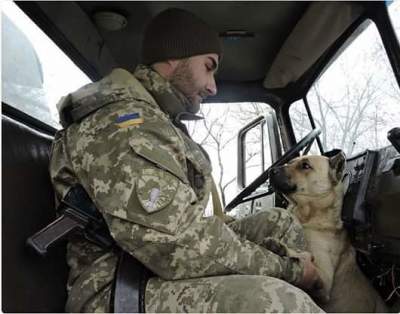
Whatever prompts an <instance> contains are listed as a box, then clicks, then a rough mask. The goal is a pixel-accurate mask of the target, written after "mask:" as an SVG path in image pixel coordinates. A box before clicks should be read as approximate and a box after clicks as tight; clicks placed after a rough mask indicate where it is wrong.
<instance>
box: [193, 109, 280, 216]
mask: <svg viewBox="0 0 400 314" xmlns="http://www.w3.org/2000/svg"><path fill="white" fill-rule="evenodd" d="M271 110H272V108H271V107H270V106H269V105H267V104H265V103H205V104H202V105H201V111H200V112H199V115H202V116H204V118H205V119H204V120H197V121H190V122H188V123H187V127H188V131H189V134H190V135H191V136H192V138H193V139H194V140H195V141H196V142H197V143H199V144H201V145H202V146H203V148H204V149H205V150H206V151H207V153H208V154H209V156H210V160H211V164H212V167H213V177H214V180H215V183H216V185H217V189H218V192H219V193H220V197H221V201H222V203H223V205H227V204H228V203H229V202H230V201H231V200H232V199H233V198H234V197H235V196H236V195H237V193H238V192H239V189H238V187H237V184H236V179H237V136H238V132H239V130H240V129H241V128H242V127H243V126H245V125H246V124H248V123H249V122H250V121H252V120H254V119H255V118H256V117H258V116H260V115H263V114H265V113H267V112H269V111H271ZM264 132H265V134H267V133H268V130H267V126H265V128H264ZM260 134H261V133H260V129H257V131H254V133H253V134H251V133H250V134H248V136H247V138H246V143H247V145H248V149H247V153H248V157H251V158H248V160H247V163H246V167H247V168H248V169H249V170H250V171H254V173H250V174H249V175H248V177H247V180H246V182H247V184H248V183H251V181H252V180H253V179H254V178H255V177H257V176H258V175H259V174H260V173H261V172H262V161H264V167H268V166H270V164H271V159H270V155H271V152H270V148H269V144H267V142H268V141H269V139H268V136H267V135H264V137H265V140H264V144H265V146H264V147H265V148H264V154H265V155H266V157H265V158H264V159H262V158H261V156H260V153H261V150H262V149H261V141H260ZM257 139H258V140H257ZM268 143H269V142H268ZM266 146H268V147H266ZM209 205H210V206H209V208H208V210H207V214H211V202H209Z"/></svg>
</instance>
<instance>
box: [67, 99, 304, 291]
mask: <svg viewBox="0 0 400 314" xmlns="http://www.w3.org/2000/svg"><path fill="white" fill-rule="evenodd" d="M102 110H103V109H101V110H99V112H98V113H96V114H95V115H92V116H89V117H88V118H85V120H83V121H82V123H80V124H78V125H72V126H71V127H69V128H68V129H67V134H66V136H65V137H64V144H63V145H65V147H66V148H65V151H68V154H69V158H70V161H71V164H72V167H73V170H74V172H75V173H76V175H77V176H78V178H79V180H80V182H81V183H82V184H83V186H84V187H85V188H86V189H87V191H88V193H89V194H90V195H91V197H92V199H93V200H94V202H95V203H96V205H97V207H98V208H99V209H100V210H101V211H102V213H103V215H104V217H105V219H106V221H107V223H108V226H109V229H110V232H111V234H112V236H113V237H114V238H115V240H116V241H117V243H118V244H119V245H120V246H121V247H122V248H123V249H125V250H126V251H128V252H129V253H131V254H132V255H134V256H135V257H136V258H138V259H139V260H140V261H141V262H142V263H144V264H145V265H146V266H147V267H148V268H149V269H151V270H152V271H153V272H154V273H155V274H157V275H159V276H160V277H162V278H164V279H183V278H193V277H202V276H214V275H225V274H253V275H265V276H273V277H276V278H281V279H284V280H286V281H288V282H291V283H294V284H296V283H297V282H298V281H299V280H300V278H301V275H302V271H303V270H302V266H301V264H300V262H299V261H298V260H297V259H295V258H290V257H285V256H283V257H282V256H278V255H276V254H274V253H273V252H271V251H268V250H267V249H265V248H263V247H261V246H259V245H257V244H255V243H252V242H250V241H247V240H243V239H240V238H239V237H238V236H237V235H236V234H235V233H234V232H233V231H232V230H231V229H230V228H229V227H228V226H227V225H225V224H224V223H223V222H222V221H221V220H220V219H219V218H217V217H208V218H205V217H203V211H204V207H205V203H204V202H202V201H200V200H199V199H198V197H197V196H196V194H195V192H194V191H193V189H192V188H191V186H190V184H189V183H188V180H187V178H186V175H185V172H183V170H182V169H185V165H186V164H185V162H186V160H185V159H184V155H183V151H184V147H182V141H181V139H180V138H179V135H178V134H177V133H176V130H174V128H172V127H171V126H170V125H169V121H168V119H167V117H164V116H162V115H160V114H159V113H158V112H156V111H154V110H153V109H151V108H149V107H148V106H147V107H146V104H144V105H143V106H141V105H137V104H136V105H135V106H134V107H130V105H129V103H118V104H115V105H113V112H112V114H110V112H104V113H102ZM104 110H105V111H106V110H108V109H104ZM110 115H111V118H110ZM127 115H131V116H132V117H136V118H137V117H140V118H141V119H142V120H140V121H139V120H137V121H136V122H137V123H132V124H130V125H129V123H128V124H125V125H122V126H121V125H118V121H120V120H121V119H119V117H121V116H124V117H126V116H127ZM105 116H107V121H106V122H105V121H103V120H104V119H105V118H104V117H105ZM206 184H210V182H208V181H207V182H206Z"/></svg>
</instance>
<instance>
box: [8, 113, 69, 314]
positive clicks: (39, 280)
mask: <svg viewBox="0 0 400 314" xmlns="http://www.w3.org/2000/svg"><path fill="white" fill-rule="evenodd" d="M2 107H3V114H2V132H3V135H2V136H3V137H2V193H3V194H2V195H3V201H2V310H3V312H63V311H64V305H65V302H66V297H67V292H66V281H67V276H68V266H67V264H66V261H65V249H66V248H65V244H62V245H58V246H57V247H55V248H54V249H52V250H51V251H50V252H49V253H48V256H46V257H45V258H44V257H40V256H39V255H37V254H35V253H34V252H32V251H30V250H29V249H28V248H27V247H26V245H25V241H26V239H27V238H28V237H29V236H31V235H33V234H34V233H35V232H37V231H38V230H40V229H41V228H43V227H44V226H46V225H47V224H49V223H50V222H51V221H53V220H54V219H55V210H54V193H53V189H52V185H51V182H50V177H49V172H48V166H49V154H50V147H51V142H52V140H53V136H52V132H48V131H47V132H46V131H44V130H43V129H40V127H37V126H34V124H32V125H28V124H26V123H22V122H19V120H20V121H22V120H21V119H19V118H18V117H15V116H12V115H6V114H5V110H4V106H2ZM24 121H25V119H24Z"/></svg>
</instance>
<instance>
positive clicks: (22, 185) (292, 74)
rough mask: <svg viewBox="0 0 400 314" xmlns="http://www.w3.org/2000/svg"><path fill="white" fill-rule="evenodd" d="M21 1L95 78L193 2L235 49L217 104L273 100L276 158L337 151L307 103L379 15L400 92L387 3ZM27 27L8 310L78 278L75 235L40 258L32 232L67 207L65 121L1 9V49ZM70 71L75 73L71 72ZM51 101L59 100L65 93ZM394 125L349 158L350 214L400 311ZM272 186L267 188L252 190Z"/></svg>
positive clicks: (399, 49)
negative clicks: (70, 260) (51, 110)
mask: <svg viewBox="0 0 400 314" xmlns="http://www.w3.org/2000/svg"><path fill="white" fill-rule="evenodd" d="M15 4H16V5H17V7H18V8H19V9H20V10H22V11H23V12H24V14H26V16H27V17H28V18H29V19H30V20H31V21H33V23H34V24H36V25H37V26H38V27H39V28H40V29H41V30H42V31H43V32H44V33H45V34H46V35H47V36H48V37H49V38H50V39H51V40H52V41H53V42H54V43H55V44H56V45H57V46H58V47H59V48H60V49H61V50H62V51H63V52H64V53H65V54H66V55H67V56H68V58H69V59H70V60H72V62H73V63H74V64H75V65H76V66H77V67H78V68H79V69H80V70H82V71H83V72H84V73H85V74H86V75H87V77H88V78H89V79H90V80H91V81H96V80H99V79H100V78H102V77H103V76H105V75H107V74H108V73H109V72H110V71H111V70H112V69H113V68H116V67H121V68H125V69H127V70H130V71H133V70H134V69H135V67H136V65H138V64H139V63H140V46H141V38H142V34H143V31H144V29H145V26H146V25H147V23H148V22H149V21H150V20H151V18H152V17H154V16H155V15H157V14H158V13H159V12H161V11H163V10H164V9H166V8H170V7H176V8H182V9H185V10H188V11H191V12H193V13H194V14H196V15H197V16H199V17H200V18H202V19H203V20H204V21H205V22H207V23H208V24H209V25H211V26H212V27H213V28H214V29H216V30H217V31H218V32H219V36H220V38H221V40H222V43H223V49H224V54H223V58H222V62H221V64H220V67H219V70H218V73H217V74H216V83H217V87H218V94H217V95H216V96H213V97H210V98H208V99H207V100H206V102H207V103H239V102H246V103H252V102H253V103H254V102H263V103H267V104H268V105H269V106H270V107H271V108H272V109H273V110H272V111H273V116H271V117H272V118H271V117H270V118H269V119H270V121H267V122H266V125H267V127H268V129H269V130H270V134H271V133H272V134H273V136H272V137H271V140H270V144H271V147H270V150H271V151H273V152H274V153H273V154H272V155H273V156H272V163H273V164H282V163H285V162H287V161H289V160H290V158H293V157H295V156H296V155H298V154H300V153H301V151H303V154H304V153H307V152H308V151H309V149H310V147H311V144H313V143H314V144H317V146H318V147H317V150H316V151H315V152H316V153H321V154H322V153H324V152H326V151H327V149H326V148H325V147H323V145H322V137H323V134H324V130H319V128H317V125H316V123H315V122H314V119H313V116H315V115H316V114H317V112H315V111H314V110H313V109H312V108H311V109H310V106H308V101H307V94H308V92H309V91H310V89H311V88H312V86H313V84H314V83H315V82H316V81H317V80H318V79H319V78H320V77H321V76H322V75H323V74H324V72H325V71H327V69H328V68H329V66H330V65H331V64H332V63H333V62H334V61H335V59H336V58H338V56H339V55H340V54H341V53H342V51H344V50H345V48H346V47H347V46H349V45H351V43H352V42H353V41H354V40H355V39H356V38H357V37H358V36H359V35H360V34H361V33H362V32H363V30H364V29H365V27H366V26H367V25H368V23H370V24H371V23H372V24H374V25H375V26H376V28H377V31H378V33H379V36H380V38H381V40H382V43H383V48H384V50H383V51H384V52H385V54H386V55H387V58H388V60H389V67H390V69H391V71H392V73H393V77H394V82H395V88H396V90H397V93H399V95H400V92H399V86H400V46H399V41H398V39H397V38H398V36H399V35H397V36H396V33H395V29H394V27H393V25H392V23H391V19H390V17H389V14H388V8H387V4H386V2H357V1H355V2H351V1H349V2H308V1H301V2H291V1H282V2H279V1H277V2H276V1H274V2H258V1H257V2H252V1H246V2H242V1H234V2H233V1H232V2H225V1H224V2H219V1H215V2H214V1H213V2H207V1H205V2H185V1H177V2H172V1H154V2H153V1H143V2H142V1H140V2H129V1H83V2H75V1H68V2H67V1H65V2H51V1H17V2H15ZM366 21H369V22H368V23H367V24H366V23H365V22H366ZM6 23H11V24H6ZM7 32H8V33H7ZM7 34H8V35H7ZM7 36H8V37H7ZM18 36H20V37H21V38H23V41H24V43H25V44H24V46H16V48H15V49H17V51H19V52H21V51H24V52H25V55H24V53H15V54H13V55H12V59H6V56H5V55H6V53H5V52H3V51H2V52H3V53H2V69H3V71H2V83H3V86H2V95H3V97H2V183H3V184H2V196H3V201H2V311H3V312H63V311H64V304H65V300H66V296H67V291H66V281H67V276H68V266H67V264H66V261H65V252H66V243H65V241H64V242H62V243H60V244H58V245H56V246H54V247H53V248H52V249H51V250H50V251H49V253H48V254H47V255H46V257H42V256H38V254H36V253H35V252H33V251H32V250H30V249H29V248H28V247H27V246H26V240H27V238H28V237H30V236H31V235H33V234H34V233H35V232H37V231H38V230H40V229H41V228H43V227H45V226H46V225H48V224H49V223H50V222H52V221H53V220H54V219H55V217H56V211H55V199H54V193H53V190H52V185H51V182H50V177H49V173H48V165H49V157H50V153H51V143H52V140H53V138H54V135H55V133H56V131H57V127H55V126H54V125H51V124H49V123H47V122H46V121H45V120H43V119H41V117H44V116H45V115H46V113H39V115H36V116H33V115H31V114H30V113H29V111H26V110H24V108H28V107H29V106H31V104H30V103H29V102H28V100H27V99H28V98H29V97H31V94H30V91H31V90H33V89H35V88H37V87H38V86H39V87H40V86H41V85H43V75H42V74H41V73H42V69H41V65H40V60H39V59H38V57H37V56H36V55H35V52H34V50H33V49H32V48H31V47H30V45H31V41H32V40H33V39H29V38H27V37H26V36H25V35H20V33H19V31H18V30H16V27H15V26H12V22H8V19H7V18H6V17H4V16H2V38H3V40H2V41H3V42H2V48H3V49H6V48H4V47H5V46H6V45H9V46H6V47H11V45H12V43H15V40H16V39H15V38H17V37H18ZM7 38H10V39H9V43H6V40H7ZM21 45H22V44H21ZM28 51H29V56H28V57H27V56H26V55H27V54H28ZM10 58H11V57H10ZM32 60H34V61H32ZM17 66H19V67H17ZM27 69H29V71H28V70H27ZM24 71H26V72H29V73H33V72H35V73H39V74H38V76H39V79H38V80H35V79H34V78H32V77H29V75H25V76H23V78H22V79H20V80H17V79H16V78H15V77H16V76H17V75H15V74H17V73H23V72H24ZM65 79H66V80H68V79H69V78H68V74H65ZM13 86H14V87H13ZM15 86H17V87H18V88H16V87H15ZM7 88H14V89H13V93H14V94H15V95H14V96H15V97H14V98H13V99H14V100H13V101H11V100H9V99H11V98H8V96H7V95H9V94H7V93H8V91H7V90H6V89H7ZM6 96H7V97H6ZM399 99H400V98H399ZM296 101H302V106H304V108H305V110H306V111H307V115H306V117H308V118H307V119H309V122H310V125H311V128H310V132H306V136H301V137H299V136H297V137H296V134H295V130H294V123H293V119H292V118H291V115H290V108H291V105H292V104H293V103H295V102H296ZM397 105H398V104H397ZM51 106H54V107H55V103H53V104H51ZM398 108H399V109H397V112H400V107H398ZM377 112H378V111H377ZM397 127H400V124H399V125H397ZM389 131H391V133H390V134H389V140H388V141H387V144H386V145H385V146H384V147H380V148H378V149H377V148H376V147H374V146H371V147H367V149H365V150H363V151H360V152H358V153H357V154H354V155H350V156H347V157H348V159H347V173H348V174H349V177H350V179H349V186H348V189H347V193H346V196H345V202H344V207H343V213H342V219H343V221H344V223H345V226H346V228H347V229H348V230H349V233H350V235H351V238H352V242H353V245H354V246H355V248H356V249H357V251H358V262H359V264H360V266H361V268H362V270H363V271H364V272H365V273H366V274H367V276H368V278H369V279H370V280H371V281H372V283H373V284H374V286H375V287H376V289H377V290H378V292H379V293H380V294H381V295H382V297H383V299H384V300H385V301H386V303H387V304H388V306H389V307H390V309H391V310H392V311H393V312H396V311H397V312H398V311H399V310H400V286H399V285H400V211H399V210H398V205H397V204H398V203H399V202H400V149H399V148H400V131H399V129H395V128H388V129H386V131H385V132H389ZM272 139H273V140H272ZM281 146H282V148H281ZM336 148H339V149H341V147H336ZM265 153H269V152H265ZM238 168H240V166H239V167H238ZM242 168H243V165H242ZM263 170H264V171H263V172H262V173H260V175H259V176H258V177H257V178H256V179H255V180H254V181H253V182H247V183H246V184H241V186H240V191H241V192H240V193H239V195H238V197H236V198H234V199H233V200H232V201H231V202H230V203H229V204H228V205H227V206H226V212H227V213H228V212H229V211H230V210H232V209H233V208H234V207H235V206H237V205H239V204H241V203H243V202H244V201H249V200H250V199H249V198H248V197H249V196H251V195H253V196H254V192H255V191H256V190H257V189H258V188H259V187H260V186H261V185H263V184H265V182H267V181H268V171H269V167H266V169H264V168H263ZM242 183H243V182H242ZM252 193H253V194H252ZM271 193H273V191H272V190H268V191H267V192H265V193H260V194H257V195H256V196H255V197H253V199H258V198H261V199H262V198H263V197H266V196H268V195H270V194H271ZM274 202H275V204H274V205H276V206H286V204H285V202H284V200H283V198H282V197H280V196H279V195H275V198H274Z"/></svg>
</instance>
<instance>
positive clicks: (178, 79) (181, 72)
mask: <svg viewBox="0 0 400 314" xmlns="http://www.w3.org/2000/svg"><path fill="white" fill-rule="evenodd" d="M170 82H171V84H172V85H173V86H174V87H175V88H176V89H177V90H178V91H180V92H181V93H182V94H183V95H184V96H185V97H186V98H187V100H188V101H189V103H190V105H189V106H187V108H186V109H187V111H188V112H191V113H197V112H198V111H199V110H200V103H199V102H198V101H196V98H195V94H194V93H193V92H191V86H194V85H195V84H194V78H193V73H192V71H191V70H190V66H189V59H183V60H182V61H181V62H180V63H179V64H178V66H177V67H176V69H175V71H174V73H173V74H172V76H171V79H170Z"/></svg>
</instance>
